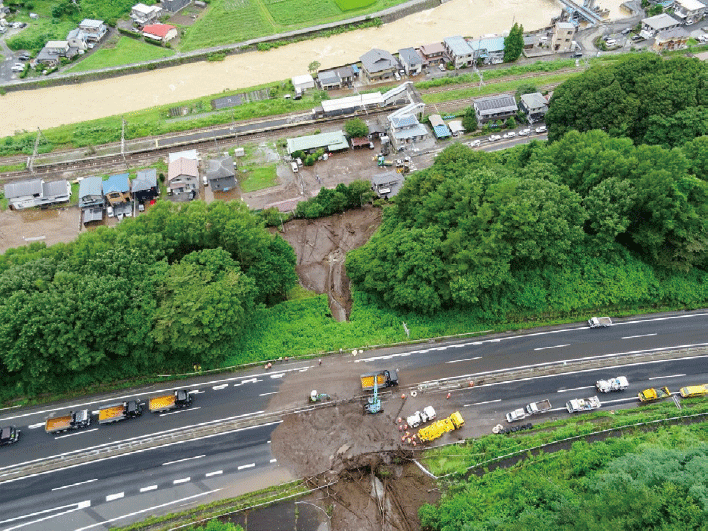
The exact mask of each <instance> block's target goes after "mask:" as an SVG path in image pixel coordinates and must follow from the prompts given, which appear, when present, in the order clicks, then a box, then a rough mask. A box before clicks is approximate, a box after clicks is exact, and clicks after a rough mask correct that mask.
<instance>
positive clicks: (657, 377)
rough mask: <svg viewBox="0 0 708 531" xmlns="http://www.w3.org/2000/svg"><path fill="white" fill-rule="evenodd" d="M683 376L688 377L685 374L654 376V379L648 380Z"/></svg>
mask: <svg viewBox="0 0 708 531" xmlns="http://www.w3.org/2000/svg"><path fill="white" fill-rule="evenodd" d="M681 376H686V375H685V374H672V375H670V376H654V377H653V378H647V380H661V379H662V378H680V377H681Z"/></svg>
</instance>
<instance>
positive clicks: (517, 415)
mask: <svg viewBox="0 0 708 531" xmlns="http://www.w3.org/2000/svg"><path fill="white" fill-rule="evenodd" d="M525 418H526V410H525V409H524V408H522V407H520V408H519V409H515V410H514V411H510V412H509V413H507V414H506V421H507V422H508V423H509V424H511V423H512V422H516V421H518V420H523V419H525Z"/></svg>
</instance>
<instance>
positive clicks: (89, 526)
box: [6, 489, 221, 531]
mask: <svg viewBox="0 0 708 531" xmlns="http://www.w3.org/2000/svg"><path fill="white" fill-rule="evenodd" d="M220 490H221V489H214V490H210V491H207V492H200V493H199V494H194V495H193V496H187V497H186V498H182V499H180V500H172V501H169V502H167V503H163V504H161V505H155V506H154V507H148V508H147V509H141V510H139V511H135V512H133V513H129V514H124V515H122V516H116V517H115V518H111V519H110V520H104V521H103V522H98V523H96V524H91V525H87V526H86V527H80V528H79V529H75V530H74V531H86V530H87V529H93V528H94V527H99V526H102V527H103V526H105V524H111V523H113V522H117V521H118V520H123V519H124V518H130V517H131V516H137V515H139V514H143V513H149V512H154V511H155V510H156V509H161V508H163V507H167V506H168V505H174V504H175V503H181V502H185V501H189V500H193V499H195V498H201V497H203V496H208V495H209V494H214V493H215V492H219V491H220ZM82 509H83V507H82ZM6 531H9V530H6Z"/></svg>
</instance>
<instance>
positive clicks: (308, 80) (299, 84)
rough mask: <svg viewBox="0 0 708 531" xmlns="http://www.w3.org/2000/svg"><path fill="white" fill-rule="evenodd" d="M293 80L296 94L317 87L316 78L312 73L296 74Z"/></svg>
mask: <svg viewBox="0 0 708 531" xmlns="http://www.w3.org/2000/svg"><path fill="white" fill-rule="evenodd" d="M292 82H293V88H294V89H295V94H296V95H297V94H300V95H302V93H303V92H305V91H306V90H307V89H313V88H315V80H314V79H312V76H311V75H310V74H303V75H301V76H295V77H293V78H292Z"/></svg>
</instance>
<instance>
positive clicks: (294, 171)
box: [290, 162, 298, 173]
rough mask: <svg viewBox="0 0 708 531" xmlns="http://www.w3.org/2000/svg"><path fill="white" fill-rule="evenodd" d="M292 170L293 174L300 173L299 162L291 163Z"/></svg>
mask: <svg viewBox="0 0 708 531" xmlns="http://www.w3.org/2000/svg"><path fill="white" fill-rule="evenodd" d="M290 169H291V170H293V173H297V172H298V169H297V162H291V163H290Z"/></svg>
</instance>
